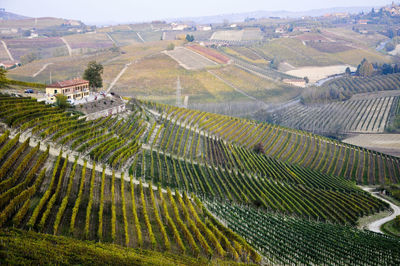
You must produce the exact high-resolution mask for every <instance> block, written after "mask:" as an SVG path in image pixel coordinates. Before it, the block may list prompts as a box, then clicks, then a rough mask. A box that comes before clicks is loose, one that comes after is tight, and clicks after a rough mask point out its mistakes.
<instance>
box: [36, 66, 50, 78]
mask: <svg viewBox="0 0 400 266" xmlns="http://www.w3.org/2000/svg"><path fill="white" fill-rule="evenodd" d="M52 64H53V63H47V64H45V65H44V66H42V68H41V69H40V70H39V71H38V72H36V73H35V74H33V75H32V78H35V77H36V76H37V75H39V74H40V73H42V71H43V70H45V69H46V67H48V66H49V65H52Z"/></svg>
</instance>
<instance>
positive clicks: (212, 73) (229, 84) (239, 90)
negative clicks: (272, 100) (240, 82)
mask: <svg viewBox="0 0 400 266" xmlns="http://www.w3.org/2000/svg"><path fill="white" fill-rule="evenodd" d="M208 73H210V74H211V75H213V76H214V77H216V78H217V79H219V80H220V81H222V82H223V83H225V84H226V85H228V86H229V87H231V88H232V89H234V90H235V91H237V92H239V93H240V94H243V95H244V96H246V97H247V98H249V99H250V100H253V101H256V102H260V103H262V104H263V105H264V107H268V105H267V104H265V103H264V102H262V101H260V100H258V99H257V98H255V97H253V96H251V95H248V94H247V93H246V92H244V91H242V90H241V89H239V88H237V87H235V86H233V85H232V84H231V83H229V82H228V81H226V80H224V79H223V78H221V77H220V76H218V75H217V74H215V73H214V72H212V71H211V70H208Z"/></svg>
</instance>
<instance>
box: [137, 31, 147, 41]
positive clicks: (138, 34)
mask: <svg viewBox="0 0 400 266" xmlns="http://www.w3.org/2000/svg"><path fill="white" fill-rule="evenodd" d="M136 35H137V36H138V38H139V39H140V40H141V41H142V42H143V43H145V42H146V41H145V40H144V39H143V38H142V35H140V33H139V32H138V31H137V32H136Z"/></svg>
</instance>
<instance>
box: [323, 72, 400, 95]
mask: <svg viewBox="0 0 400 266" xmlns="http://www.w3.org/2000/svg"><path fill="white" fill-rule="evenodd" d="M399 84H400V73H394V74H387V75H377V76H373V77H341V78H337V79H333V80H330V81H328V82H326V83H324V85H323V86H324V87H335V88H342V89H344V90H345V91H350V92H352V93H364V92H375V91H385V90H398V89H399Z"/></svg>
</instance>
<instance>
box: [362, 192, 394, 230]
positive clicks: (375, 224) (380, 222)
mask: <svg viewBox="0 0 400 266" xmlns="http://www.w3.org/2000/svg"><path fill="white" fill-rule="evenodd" d="M362 189H363V190H364V191H367V192H369V193H371V195H372V196H374V197H375V198H378V199H380V200H382V201H384V202H386V203H388V204H389V205H390V207H391V208H392V210H393V212H392V213H391V214H390V215H389V216H387V217H385V218H382V219H380V220H377V221H374V222H372V223H370V224H369V225H368V230H370V231H372V232H375V233H380V234H384V233H383V232H382V230H381V226H382V225H383V224H385V223H387V222H389V221H391V220H393V219H394V218H396V216H398V215H400V207H399V206H397V205H394V204H393V203H391V202H390V201H388V200H386V199H384V198H382V197H380V196H379V194H378V192H372V191H371V190H372V189H373V188H368V187H362Z"/></svg>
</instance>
